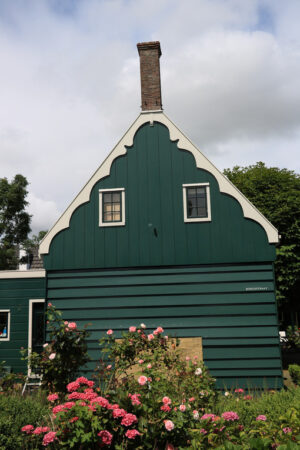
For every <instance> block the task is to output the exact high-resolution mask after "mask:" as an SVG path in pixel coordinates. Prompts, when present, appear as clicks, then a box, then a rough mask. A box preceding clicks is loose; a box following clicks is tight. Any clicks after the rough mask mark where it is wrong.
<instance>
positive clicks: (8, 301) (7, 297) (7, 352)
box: [0, 278, 46, 373]
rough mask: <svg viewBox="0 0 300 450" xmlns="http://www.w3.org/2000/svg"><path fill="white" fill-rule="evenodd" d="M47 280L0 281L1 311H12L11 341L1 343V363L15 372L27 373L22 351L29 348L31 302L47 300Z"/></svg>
mask: <svg viewBox="0 0 300 450" xmlns="http://www.w3.org/2000/svg"><path fill="white" fill-rule="evenodd" d="M45 287H46V280H45V278H9V279H3V278H1V279H0V309H9V310H10V314H11V316H10V340H9V341H2V342H1V341H0V361H5V365H6V366H9V367H11V369H12V370H13V372H15V373H19V372H24V373H25V372H26V371H27V367H26V364H25V362H24V361H21V359H20V349H21V347H23V348H28V315H29V300H33V299H44V298H45V294H46V292H45Z"/></svg>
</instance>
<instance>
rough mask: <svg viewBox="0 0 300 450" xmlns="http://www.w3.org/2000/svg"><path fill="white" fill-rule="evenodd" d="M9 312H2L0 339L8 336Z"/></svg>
mask: <svg viewBox="0 0 300 450" xmlns="http://www.w3.org/2000/svg"><path fill="white" fill-rule="evenodd" d="M7 328H8V312H0V339H1V338H3V339H4V338H7Z"/></svg>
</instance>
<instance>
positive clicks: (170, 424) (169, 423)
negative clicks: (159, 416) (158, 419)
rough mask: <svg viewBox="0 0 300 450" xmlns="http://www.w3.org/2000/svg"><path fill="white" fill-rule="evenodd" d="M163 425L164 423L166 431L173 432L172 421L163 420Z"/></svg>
mask: <svg viewBox="0 0 300 450" xmlns="http://www.w3.org/2000/svg"><path fill="white" fill-rule="evenodd" d="M164 423H165V428H166V430H167V431H172V430H174V427H175V425H174V423H173V422H172V420H164Z"/></svg>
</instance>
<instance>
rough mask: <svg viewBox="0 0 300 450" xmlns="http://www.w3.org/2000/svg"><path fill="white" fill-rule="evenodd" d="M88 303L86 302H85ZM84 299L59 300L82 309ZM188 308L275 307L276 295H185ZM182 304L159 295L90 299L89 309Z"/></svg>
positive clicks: (173, 297)
mask: <svg viewBox="0 0 300 450" xmlns="http://www.w3.org/2000/svg"><path fill="white" fill-rule="evenodd" d="M85 301H86V300H85ZM82 302H83V301H82V299H81V298H80V299H78V298H71V299H70V298H69V299H59V304H60V308H61V309H78V308H82V306H83V303H82ZM185 302H186V306H193V305H199V306H200V305H204V306H205V305H211V306H214V305H228V306H229V305H240V304H244V305H256V304H273V305H274V293H273V292H269V293H265V294H263V296H261V295H260V294H256V295H253V294H247V293H243V294H241V293H230V294H210V295H205V293H203V294H189V295H188V294H185ZM181 304H182V296H181V295H157V296H147V297H140V296H138V297H121V298H118V297H108V298H107V297H93V298H89V299H88V308H89V309H93V308H97V309H105V308H109V309H118V308H120V307H122V309H125V308H133V307H134V308H137V309H138V308H145V307H147V306H151V307H152V308H156V307H160V308H161V309H163V308H169V307H170V306H176V305H179V306H180V305H181Z"/></svg>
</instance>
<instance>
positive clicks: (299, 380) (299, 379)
mask: <svg viewBox="0 0 300 450" xmlns="http://www.w3.org/2000/svg"><path fill="white" fill-rule="evenodd" d="M289 373H290V375H291V378H292V380H293V382H294V383H295V384H297V386H300V366H298V364H290V365H289Z"/></svg>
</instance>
